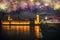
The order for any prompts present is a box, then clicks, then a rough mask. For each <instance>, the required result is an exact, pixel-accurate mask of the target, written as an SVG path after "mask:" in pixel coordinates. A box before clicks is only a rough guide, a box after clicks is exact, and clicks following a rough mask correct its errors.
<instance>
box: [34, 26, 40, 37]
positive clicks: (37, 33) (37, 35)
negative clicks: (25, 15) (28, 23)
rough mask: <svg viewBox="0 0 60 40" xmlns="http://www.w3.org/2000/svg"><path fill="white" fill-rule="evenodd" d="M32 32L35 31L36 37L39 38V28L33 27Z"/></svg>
mask: <svg viewBox="0 0 60 40" xmlns="http://www.w3.org/2000/svg"><path fill="white" fill-rule="evenodd" d="M34 30H35V35H36V37H37V38H39V37H40V32H39V31H40V26H35V28H34Z"/></svg>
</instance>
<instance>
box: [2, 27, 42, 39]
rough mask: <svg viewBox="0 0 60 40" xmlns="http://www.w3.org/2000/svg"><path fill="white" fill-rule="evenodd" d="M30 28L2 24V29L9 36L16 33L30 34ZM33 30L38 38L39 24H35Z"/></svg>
mask: <svg viewBox="0 0 60 40" xmlns="http://www.w3.org/2000/svg"><path fill="white" fill-rule="evenodd" d="M30 28H31V27H30V26H3V27H2V31H4V30H6V33H7V34H8V35H10V36H11V35H16V34H17V35H19V34H23V35H30V33H31V29H30ZM33 32H34V35H35V36H36V37H37V38H40V33H41V32H40V26H35V27H34V29H33Z"/></svg>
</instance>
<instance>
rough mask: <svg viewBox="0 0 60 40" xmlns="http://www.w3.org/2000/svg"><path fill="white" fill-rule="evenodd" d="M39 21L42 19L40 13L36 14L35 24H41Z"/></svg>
mask: <svg viewBox="0 0 60 40" xmlns="http://www.w3.org/2000/svg"><path fill="white" fill-rule="evenodd" d="M39 21H40V17H39V15H36V20H35V24H39Z"/></svg>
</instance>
